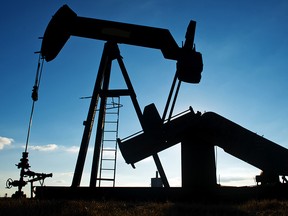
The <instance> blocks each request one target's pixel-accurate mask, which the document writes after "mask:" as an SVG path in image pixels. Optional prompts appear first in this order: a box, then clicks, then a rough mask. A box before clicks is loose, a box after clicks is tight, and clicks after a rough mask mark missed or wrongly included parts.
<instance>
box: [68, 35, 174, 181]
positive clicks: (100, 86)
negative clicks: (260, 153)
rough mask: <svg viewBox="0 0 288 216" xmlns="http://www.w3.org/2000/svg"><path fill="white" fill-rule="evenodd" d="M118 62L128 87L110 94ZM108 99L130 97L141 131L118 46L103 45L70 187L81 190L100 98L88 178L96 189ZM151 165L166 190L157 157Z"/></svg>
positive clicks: (134, 101) (133, 95) (140, 119)
mask: <svg viewBox="0 0 288 216" xmlns="http://www.w3.org/2000/svg"><path fill="white" fill-rule="evenodd" d="M115 59H117V62H118V64H119V66H120V69H121V72H122V75H123V77H124V80H125V82H126V85H127V89H121V90H109V82H110V74H111V66H112V61H113V60H115ZM111 96H130V97H131V100H132V103H133V106H134V108H135V111H136V114H137V116H138V118H139V121H140V124H141V126H142V127H143V114H142V112H141V109H140V106H139V104H138V101H137V98H136V94H135V92H134V89H133V86H132V83H131V81H130V78H129V76H128V73H127V70H126V68H125V65H124V62H123V60H122V57H121V55H120V50H119V48H118V45H117V43H114V42H109V41H108V42H106V43H105V46H104V50H103V53H102V57H101V61H100V65H99V69H98V74H97V78H96V82H95V86H94V90H93V94H92V98H91V102H90V107H89V111H88V115H87V119H86V121H85V122H84V126H85V128H84V132H83V136H82V141H81V146H80V150H79V154H78V159H77V162H76V167H75V172H74V176H73V180H72V185H71V186H72V187H78V186H80V182H81V178H82V173H83V169H84V164H85V159H86V155H87V151H88V146H89V142H90V137H91V133H92V128H93V124H94V119H95V114H96V109H97V105H98V101H99V97H100V98H101V101H100V108H99V114H98V123H97V130H96V139H95V146H94V154H93V162H92V168H91V177H90V187H96V181H97V173H98V167H99V160H100V151H101V141H102V138H103V137H102V136H103V125H104V124H103V123H104V119H105V106H106V98H107V97H111ZM153 158H154V161H155V163H156V166H157V169H158V171H159V173H160V176H161V178H162V181H163V184H164V186H166V187H169V183H168V181H167V178H166V175H165V173H164V170H163V167H162V165H161V163H160V160H159V157H158V155H157V154H155V155H153Z"/></svg>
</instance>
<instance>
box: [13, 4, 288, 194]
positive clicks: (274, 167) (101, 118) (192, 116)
mask: <svg viewBox="0 0 288 216" xmlns="http://www.w3.org/2000/svg"><path fill="white" fill-rule="evenodd" d="M195 28H196V22H195V21H190V23H189V25H188V28H187V32H186V35H185V42H184V45H183V46H182V47H179V46H178V45H177V43H176V42H175V40H174V38H173V37H172V35H171V34H170V32H169V31H168V30H167V29H161V28H154V27H147V26H140V25H133V24H126V23H119V22H112V21H105V20H98V19H91V18H84V17H79V16H77V14H76V13H75V12H73V11H72V10H71V9H70V8H69V7H68V6H67V5H64V6H63V7H61V8H60V9H59V10H58V11H57V12H56V14H55V15H54V16H53V17H52V19H51V21H50V22H49V24H48V26H47V29H46V31H45V34H44V37H43V41H42V47H41V54H42V56H43V58H44V59H45V60H46V61H48V62H49V61H51V60H53V59H54V58H55V57H56V56H57V55H58V53H59V52H60V50H61V49H62V48H63V46H64V45H65V43H66V42H67V40H68V39H69V37H70V36H79V37H84V38H92V39H97V40H104V41H106V43H105V46H104V50H103V53H102V58H101V61H100V65H99V69H98V74H97V78H96V82H95V86H94V90H93V94H92V97H91V103H90V107H89V111H88V115H87V119H86V121H85V124H84V125H85V128H84V132H83V137H82V141H81V146H80V150H79V154H78V159H77V163H76V167H75V172H74V176H73V181H72V187H71V188H70V189H69V190H68V189H65V188H62V189H61V190H63V191H64V193H66V192H67V191H68V192H67V193H68V194H70V195H71V194H73V193H77V197H78V195H81V196H83V193H88V191H87V190H86V189H85V190H80V189H79V187H78V186H80V181H81V177H82V172H83V168H84V163H85V158H86V154H87V150H88V145H89V141H90V136H91V131H92V127H93V123H94V118H95V114H96V108H97V105H98V101H99V99H100V100H101V101H100V109H99V113H98V124H97V130H96V140H95V147H94V154H93V162H92V169H91V178H90V187H89V189H90V190H91V191H92V192H91V193H89V196H91V194H92V193H94V192H95V191H97V192H98V193H99V194H101V195H99V197H100V196H114V197H119V192H120V193H122V192H123V191H122V190H125V191H126V192H127V191H129V192H128V193H130V195H131V196H130V197H133V198H135V194H137V192H136V191H138V192H140V191H141V193H142V192H143V193H145V194H146V195H147V194H149V195H148V196H150V195H151V193H153V194H154V195H155V194H157V191H158V192H161V193H163V194H161V195H159V194H158V195H159V196H160V197H162V198H163V197H164V198H165V197H170V198H171V197H173V196H174V195H175V197H178V198H179V197H183V195H189V196H190V194H191V191H193V192H195V194H196V195H197V196H199V195H202V196H205V193H204V195H203V191H206V192H207V191H208V190H209V191H210V192H211V191H214V192H215V189H217V188H218V187H217V181H216V164H215V152H214V147H215V146H219V147H221V148H223V149H224V150H225V151H226V152H227V153H229V154H231V155H233V156H235V157H237V158H239V159H241V160H243V161H245V162H247V163H249V164H251V165H253V166H255V167H257V168H259V169H261V170H263V173H264V174H263V175H261V176H258V177H256V180H257V182H259V183H261V184H278V183H279V175H282V179H283V181H285V182H287V180H286V178H285V176H286V175H288V150H287V149H285V148H283V147H281V146H279V145H277V144H276V143H273V142H271V141H269V140H267V139H265V138H264V137H261V136H259V135H257V134H255V133H253V132H251V131H249V130H247V129H245V128H243V127H241V126H239V125H237V124H236V123H234V122H232V121H230V120H228V119H226V118H224V117H222V116H220V115H218V114H216V113H213V112H207V113H204V114H201V113H200V112H197V113H195V112H194V111H193V109H192V107H190V108H189V110H187V111H184V112H182V113H179V114H177V115H175V116H173V110H174V106H175V103H176V100H177V97H178V92H179V89H180V85H181V82H186V83H196V84H197V83H199V82H200V80H201V73H202V70H203V60H202V55H201V53H199V52H196V48H195V45H194V36H195ZM119 43H123V44H129V45H134V46H140V47H148V48H154V49H159V50H161V52H162V54H163V56H164V58H167V59H171V60H176V61H177V65H176V66H177V67H176V73H175V76H174V79H173V82H172V86H171V89H170V92H169V95H168V99H167V102H166V106H165V108H164V111H163V115H162V117H161V116H160V114H159V112H158V110H157V108H156V106H155V104H153V103H152V104H149V105H147V106H146V107H145V108H144V111H143V113H142V111H141V109H140V106H139V104H138V101H137V98H136V93H135V91H134V89H133V86H132V83H131V81H130V78H129V76H128V72H127V70H126V68H125V66H124V63H123V60H122V57H121V55H120V50H119V48H118V44H119ZM114 60H117V62H118V64H119V67H120V70H121V73H122V75H123V77H124V80H125V83H126V85H127V89H118V90H111V89H109V82H110V73H111V65H112V61H114ZM175 87H176V89H175ZM121 96H130V98H131V100H132V103H133V105H134V108H135V111H136V114H137V116H138V119H139V122H140V124H141V127H142V129H143V131H141V132H138V133H136V134H134V135H131V136H129V137H127V138H125V139H122V140H121V139H119V138H118V139H117V141H118V144H119V148H120V150H121V153H122V155H123V157H124V159H125V161H126V162H127V163H128V164H131V165H132V167H133V168H135V165H134V164H135V163H137V162H139V161H141V160H143V159H144V158H147V157H149V156H152V157H153V159H154V161H155V164H156V166H157V169H158V171H159V174H160V177H161V181H162V183H163V185H164V188H163V189H162V188H157V189H155V188H153V189H151V191H152V192H151V193H150V192H148V191H147V190H143V189H139V188H135V190H134V191H132V192H131V189H127V188H125V189H124V188H115V189H114V190H115V191H116V192H113V191H112V190H110V189H107V188H106V189H105V191H104V190H102V189H99V190H96V189H95V186H96V181H97V180H104V178H102V177H101V176H100V177H99V178H97V174H98V170H99V161H100V163H101V162H102V161H101V160H102V159H101V156H100V154H101V151H102V153H103V140H104V138H103V132H104V131H105V129H104V125H105V118H106V114H107V112H106V110H107V103H106V101H107V98H109V97H121ZM169 108H170V111H169ZM167 114H168V118H166V116H167ZM117 127H118V126H117ZM177 143H181V157H182V158H181V163H182V164H181V167H182V189H181V190H175V189H172V188H169V182H168V179H167V178H166V175H165V172H164V169H163V167H162V165H161V162H160V159H159V157H158V154H157V153H158V152H160V151H163V150H165V149H167V148H169V147H171V146H173V145H175V144H177ZM101 149H102V150H101ZM115 160H116V159H115ZM101 169H102V168H101V165H100V170H101ZM115 169H116V168H113V170H114V171H115ZM157 175H158V173H157ZM157 175H156V179H158V177H157ZM114 181H115V177H114ZM157 181H158V180H157ZM10 184H12V183H11V182H10V181H9V182H8V185H10ZM45 191H46V192H45ZM55 191H60V189H59V188H51V191H50V192H47V190H46V189H43V188H40V190H39V194H42V192H43V193H47V194H49V196H50V197H51V194H53V193H54V192H55ZM108 191H109V192H108ZM121 191H122V192H121ZM107 192H108V194H110V195H107ZM135 192H136V193H135ZM167 193H171V196H168V195H167ZM112 194H113V195H112ZM132 194H134V195H132ZM164 194H165V196H164ZM224 194H225V191H224ZM162 195H163V196H162ZM124 196H126V194H125V195H124ZM137 196H139V197H140V195H139V193H138V194H137ZM144 196H145V195H144ZM159 196H158V197H159ZM155 197H156V196H155ZM126 198H127V196H126Z"/></svg>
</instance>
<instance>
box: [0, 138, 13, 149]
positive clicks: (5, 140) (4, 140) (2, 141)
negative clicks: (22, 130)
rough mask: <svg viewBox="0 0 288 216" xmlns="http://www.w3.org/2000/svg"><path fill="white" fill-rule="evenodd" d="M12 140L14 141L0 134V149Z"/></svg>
mask: <svg viewBox="0 0 288 216" xmlns="http://www.w3.org/2000/svg"><path fill="white" fill-rule="evenodd" d="M12 142H14V140H13V139H11V138H7V137H1V136H0V150H2V149H3V148H4V147H5V146H8V145H11V143H12Z"/></svg>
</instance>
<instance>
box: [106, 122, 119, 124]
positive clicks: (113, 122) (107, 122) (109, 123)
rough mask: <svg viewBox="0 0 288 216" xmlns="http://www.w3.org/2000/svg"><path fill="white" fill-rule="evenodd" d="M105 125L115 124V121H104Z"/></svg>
mask: <svg viewBox="0 0 288 216" xmlns="http://www.w3.org/2000/svg"><path fill="white" fill-rule="evenodd" d="M105 123H109V124H116V123H117V121H105Z"/></svg>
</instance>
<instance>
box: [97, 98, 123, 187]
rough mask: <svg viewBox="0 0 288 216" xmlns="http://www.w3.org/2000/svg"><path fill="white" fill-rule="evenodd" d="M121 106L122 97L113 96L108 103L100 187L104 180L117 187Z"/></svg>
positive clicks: (101, 156)
mask: <svg viewBox="0 0 288 216" xmlns="http://www.w3.org/2000/svg"><path fill="white" fill-rule="evenodd" d="M120 107H122V105H121V104H120V97H111V103H106V107H105V120H104V130H103V139H102V144H101V153H100V165H99V166H100V169H99V178H98V179H97V180H98V182H99V187H101V183H102V181H105V182H106V184H105V185H104V186H112V187H115V176H116V161H117V160H116V159H117V138H118V125H119V111H120Z"/></svg>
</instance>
